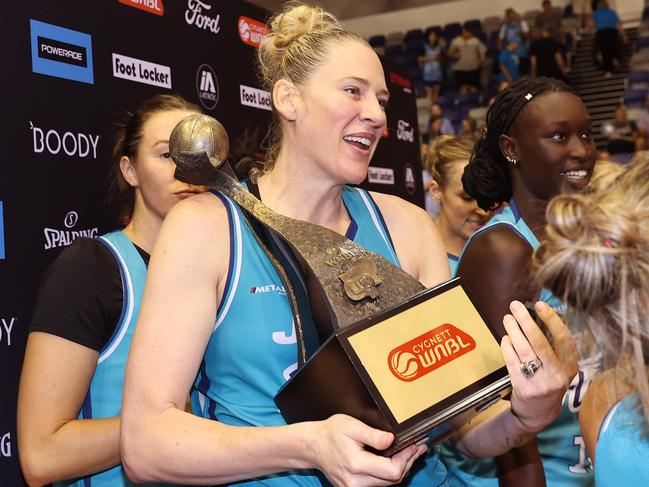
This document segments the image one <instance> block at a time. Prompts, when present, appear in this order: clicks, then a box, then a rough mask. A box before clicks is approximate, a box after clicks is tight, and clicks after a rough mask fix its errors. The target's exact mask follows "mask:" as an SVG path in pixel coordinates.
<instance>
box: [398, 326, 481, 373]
mask: <svg viewBox="0 0 649 487" xmlns="http://www.w3.org/2000/svg"><path fill="white" fill-rule="evenodd" d="M475 348H476V343H475V340H474V339H473V337H471V336H470V335H469V334H468V333H465V332H463V331H462V330H460V329H459V328H457V327H455V326H453V325H451V324H450V323H445V324H443V325H442V326H438V327H436V328H433V329H432V330H430V331H429V332H426V333H424V334H423V335H420V336H418V337H417V338H414V339H412V340H410V341H409V342H406V343H404V344H403V345H400V346H398V347H397V348H395V349H394V350H392V351H391V352H390V354H389V356H388V368H389V369H390V372H392V374H394V376H395V377H396V378H397V379H399V380H402V381H404V382H412V381H413V380H417V379H419V378H421V377H423V376H424V375H426V374H428V373H429V372H432V371H433V370H435V369H438V368H440V367H443V366H444V365H446V364H448V363H449V362H451V361H453V360H455V359H456V358H458V357H461V356H462V355H464V354H467V353H469V352H470V351H471V350H474V349H475Z"/></svg>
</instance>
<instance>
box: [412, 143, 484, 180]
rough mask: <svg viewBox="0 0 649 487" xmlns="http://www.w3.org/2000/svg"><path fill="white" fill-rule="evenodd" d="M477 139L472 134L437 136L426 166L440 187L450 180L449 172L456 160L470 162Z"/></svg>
mask: <svg viewBox="0 0 649 487" xmlns="http://www.w3.org/2000/svg"><path fill="white" fill-rule="evenodd" d="M475 141H476V138H475V137H474V136H471V135H460V136H453V135H440V136H439V137H436V138H435V140H434V141H433V143H432V144H431V146H430V149H429V150H428V154H427V155H426V157H425V159H424V166H426V169H427V170H428V172H429V173H430V175H431V176H432V178H433V180H434V181H435V182H436V183H437V184H438V185H439V186H440V188H441V187H443V186H444V184H445V183H446V181H448V173H449V172H450V169H451V167H452V166H453V165H454V164H455V162H456V161H458V160H466V162H467V163H468V162H469V159H470V158H471V153H472V152H473V146H474V145H475Z"/></svg>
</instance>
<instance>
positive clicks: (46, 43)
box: [29, 19, 94, 84]
mask: <svg viewBox="0 0 649 487" xmlns="http://www.w3.org/2000/svg"><path fill="white" fill-rule="evenodd" d="M29 30H30V33H31V41H32V71H33V72H34V73H40V74H46V75H48V76H55V77H57V78H65V79H71V80H74V81H81V82H82V83H88V84H94V74H93V69H92V37H91V36H90V34H84V33H83V32H77V31H76V30H71V29H66V28H64V27H59V26H58V25H52V24H47V23H45V22H40V21H38V20H33V19H30V20H29Z"/></svg>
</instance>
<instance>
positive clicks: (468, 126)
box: [460, 116, 480, 139]
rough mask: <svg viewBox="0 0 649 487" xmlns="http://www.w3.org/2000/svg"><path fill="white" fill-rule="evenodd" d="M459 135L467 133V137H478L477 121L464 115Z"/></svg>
mask: <svg viewBox="0 0 649 487" xmlns="http://www.w3.org/2000/svg"><path fill="white" fill-rule="evenodd" d="M460 135H467V136H469V137H474V138H476V139H477V138H478V135H480V134H479V133H478V122H477V121H476V119H475V118H473V117H469V116H466V117H464V119H462V125H461V126H460Z"/></svg>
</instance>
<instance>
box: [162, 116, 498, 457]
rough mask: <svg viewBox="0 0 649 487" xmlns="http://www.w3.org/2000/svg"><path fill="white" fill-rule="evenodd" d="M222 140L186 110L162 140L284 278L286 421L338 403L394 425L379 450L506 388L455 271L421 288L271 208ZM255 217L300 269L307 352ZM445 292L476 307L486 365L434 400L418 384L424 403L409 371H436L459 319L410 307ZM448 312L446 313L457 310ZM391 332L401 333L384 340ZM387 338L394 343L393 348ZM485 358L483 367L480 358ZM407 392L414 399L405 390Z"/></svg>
mask: <svg viewBox="0 0 649 487" xmlns="http://www.w3.org/2000/svg"><path fill="white" fill-rule="evenodd" d="M228 145H229V144H228V136H227V133H226V131H225V129H224V128H223V126H222V125H221V124H220V123H219V122H218V121H217V120H215V119H214V118H212V117H209V116H207V115H192V116H190V117H187V118H186V119H184V120H183V121H181V122H180V123H179V124H178V125H177V126H176V128H175V129H174V130H173V132H172V133H171V137H170V141H169V147H170V153H171V157H172V158H173V160H174V162H175V163H176V166H177V169H176V178H177V179H179V180H181V181H184V182H187V183H192V184H202V185H209V186H213V187H214V188H215V189H218V190H219V191H221V192H222V193H224V194H225V195H227V196H229V197H230V198H231V199H232V200H234V201H235V202H236V203H237V204H238V205H239V206H240V207H241V208H242V209H243V210H244V214H245V215H246V219H247V221H248V224H249V225H250V227H251V229H253V233H254V234H255V237H256V239H257V241H258V243H259V244H260V245H261V247H262V249H263V250H264V252H265V253H266V255H267V256H268V257H269V259H270V261H271V262H272V263H273V266H274V267H275V269H276V270H277V272H278V275H279V276H280V279H281V280H282V281H283V285H284V287H285V289H286V291H287V296H288V299H289V302H290V304H291V309H292V310H293V315H294V318H295V331H296V336H297V341H298V363H299V365H300V368H299V369H298V371H297V372H296V373H295V375H294V376H293V377H292V378H291V379H290V380H289V381H288V382H287V383H286V384H285V386H284V387H283V388H282V389H280V391H279V392H278V394H277V396H276V403H277V404H278V406H279V407H280V410H281V411H282V414H283V415H284V417H285V418H286V419H287V421H289V422H293V421H304V420H315V419H323V418H326V417H328V416H330V415H332V414H335V413H338V412H344V413H347V414H350V415H352V416H355V417H357V418H359V419H361V420H362V421H365V422H366V423H367V424H369V425H371V426H374V427H376V428H381V429H384V430H389V431H392V432H394V433H395V438H396V439H395V443H394V444H393V445H392V446H391V447H390V448H389V449H388V450H387V451H386V452H384V453H385V454H391V453H393V452H395V451H398V450H399V449H401V448H404V447H405V446H407V445H408V444H410V443H412V442H414V441H418V440H419V439H421V438H423V437H424V436H426V434H428V433H429V432H430V431H431V430H433V431H434V434H433V436H434V439H435V438H440V437H441V436H442V435H444V434H446V433H448V432H449V431H451V430H453V429H455V428H457V427H459V426H461V424H463V423H464V422H466V421H467V420H468V419H470V417H471V416H472V415H474V414H476V412H477V411H478V410H481V408H484V407H486V406H487V405H489V404H492V403H493V402H494V401H497V400H498V399H500V398H501V397H502V396H503V395H504V394H505V393H506V390H507V388H508V386H509V377H508V376H507V372H506V368H505V366H504V362H502V357H500V351H499V347H498V343H497V341H496V340H495V337H494V336H493V332H490V330H489V328H488V326H487V325H486V324H485V323H484V320H483V318H482V317H481V315H480V314H479V312H477V311H476V310H475V308H474V306H473V303H472V302H471V300H470V298H469V297H468V296H467V294H466V292H465V291H466V290H465V289H464V287H463V286H462V284H461V282H460V280H459V279H455V280H453V281H450V282H448V283H445V284H442V285H440V286H438V287H436V288H433V289H430V290H426V289H425V288H424V286H423V285H422V284H421V283H420V282H419V281H417V280H416V279H414V278H413V277H411V276H410V275H409V274H407V273H405V272H404V271H403V270H401V269H400V268H398V267H396V266H395V265H393V264H392V263H390V262H389V261H387V260H386V259H384V258H383V257H382V256H380V255H378V254H376V253H373V252H370V251H368V250H367V249H365V248H364V247H362V246H360V245H358V244H357V243H355V242H353V241H351V240H349V239H347V238H346V237H344V236H342V235H340V234H338V233H336V232H334V231H332V230H329V229H327V228H325V227H322V226H320V225H316V224H312V223H309V222H305V221H301V220H296V219H292V218H288V217H285V216H283V215H280V214H278V213H276V212H275V211H273V210H271V209H270V208H268V207H266V206H265V205H264V204H263V203H262V202H261V201H260V200H259V199H258V198H257V197H255V196H254V195H253V194H251V193H250V192H249V191H248V190H247V189H246V188H245V187H244V186H243V185H242V184H241V183H240V182H239V181H238V180H237V179H236V177H235V176H234V173H233V171H232V169H231V168H230V166H229V164H228V163H227V161H226V157H227V154H228ZM259 224H261V225H262V226H263V227H265V228H266V229H267V230H270V231H271V232H274V233H275V234H277V235H278V236H279V237H281V238H282V239H283V240H284V241H285V242H286V243H288V244H289V245H290V246H291V247H292V249H293V251H294V253H295V255H296V256H297V258H298V259H299V260H300V264H301V266H302V270H303V272H304V273H305V275H306V282H307V287H308V290H309V305H310V309H311V312H312V315H313V318H314V321H315V325H316V328H317V334H318V335H319V336H320V338H321V342H323V344H322V346H321V347H320V349H319V350H318V352H316V353H315V354H311V356H309V353H308V351H307V349H306V346H305V341H304V330H303V325H304V320H303V319H302V317H301V316H300V313H299V311H298V303H297V298H296V295H295V292H294V291H293V288H292V285H291V282H290V280H289V279H288V277H287V273H286V272H285V271H284V269H283V268H282V265H281V264H280V262H279V260H278V259H277V258H276V257H275V256H274V255H273V253H272V252H271V251H270V250H269V248H268V246H267V245H266V244H265V243H264V238H263V236H262V235H260V234H259V233H260V232H258V231H254V229H255V227H258V226H259ZM446 293H448V296H454V297H452V298H451V299H452V300H454V301H453V302H454V303H455V305H454V306H452V307H454V308H458V309H459V310H461V311H462V312H464V311H465V310H473V314H472V315H471V318H470V319H469V321H471V322H472V323H479V326H480V328H479V329H477V328H476V333H478V334H481V335H480V336H481V337H483V340H482V341H483V342H488V344H487V345H485V347H487V348H488V351H487V352H484V351H483V352H480V353H481V354H482V355H476V354H475V353H474V356H475V357H476V358H477V359H478V360H481V362H480V364H479V366H478V367H477V369H482V368H484V371H482V372H481V373H479V374H478V373H476V374H474V375H475V377H473V376H471V377H469V378H466V382H467V384H462V385H460V386H457V387H456V386H455V385H451V386H449V387H447V388H446V389H445V388H444V387H441V389H442V390H445V391H446V394H445V395H444V396H443V397H441V398H440V397H435V395H436V390H437V389H438V387H437V386H436V385H431V386H430V387H428V386H425V387H424V389H423V391H424V392H425V391H429V392H428V394H424V399H423V401H422V400H421V397H419V396H421V394H422V389H421V388H422V387H423V386H422V384H424V383H423V381H419V382H418V383H417V384H415V383H414V382H413V381H414V380H415V379H418V378H419V377H422V378H423V377H424V376H426V377H427V378H426V379H423V380H439V377H438V378H437V379H435V374H436V373H437V374H439V371H437V372H433V373H430V374H429V373H428V372H430V371H432V370H433V369H434V368H437V367H439V366H440V365H442V364H444V363H446V362H449V361H451V360H454V359H455V358H456V357H455V356H454V350H455V348H457V337H452V336H451V334H450V332H449V331H448V330H451V329H456V328H455V326H454V325H451V324H449V323H444V324H442V325H441V326H436V327H434V328H433V329H432V330H431V329H430V326H429V325H428V324H427V322H426V320H428V321H430V317H429V318H426V319H424V320H422V319H420V318H418V315H412V313H414V311H413V310H418V311H417V312H418V313H424V315H430V314H431V312H432V313H433V314H438V313H441V314H444V311H443V308H440V306H441V304H440V302H439V300H440V297H442V296H446ZM404 316H407V317H408V320H410V321H412V322H413V323H420V325H413V327H412V329H410V327H409V325H408V323H405V322H404V321H403V320H404V318H403V317H404ZM411 316H412V317H411ZM449 316H451V317H452V318H453V319H454V316H455V315H449ZM445 319H447V320H450V319H451V318H448V317H447V318H445ZM393 323H394V324H393ZM417 326H420V329H419V328H417ZM421 326H423V327H424V328H421ZM379 330H381V331H380V333H379ZM397 330H401V332H398V331H397ZM404 330H405V331H404ZM417 330H418V331H417ZM484 330H486V332H484ZM404 333H406V334H405V335H404ZM413 333H414V335H412V334H413ZM422 333H423V334H422ZM445 333H446V334H445ZM472 333H473V332H472ZM410 335H412V336H410ZM392 336H394V337H401V338H391V337H392ZM404 337H405V338H407V339H406V340H405V343H404ZM422 337H423V338H422ZM395 339H396V340H397V342H398V343H392V342H391V340H392V341H394V340H395ZM399 340H401V341H399ZM417 340H420V341H421V342H422V343H426V344H428V345H430V347H429V348H428V349H426V350H424V349H423V348H421V347H420V348H421V350H419V349H417V346H416V345H415V347H414V348H413V347H412V344H413V343H416V342H417ZM465 340H466V339H465ZM395 345H399V346H398V347H396V348H395ZM381 347H383V348H381ZM409 347H410V348H409ZM375 349H376V350H377V352H376V354H378V355H379V356H380V357H384V356H385V357H384V358H379V359H377V358H376V357H374V356H373V355H376V354H375V352H374V350H375ZM379 349H380V350H381V352H378V350H379ZM485 350H486V349H485ZM388 352H389V357H390V358H389V359H388ZM472 353H473V352H472ZM468 355H471V354H468ZM395 357H397V358H395ZM485 357H486V360H485ZM307 360H308V362H307ZM474 360H475V358H474ZM434 364H436V365H434ZM483 364H487V365H485V367H482V365H483ZM404 367H405V368H404ZM463 367H464V368H466V367H467V365H466V364H465V365H464V366H463ZM402 369H403V370H402ZM447 370H451V369H447ZM458 370H460V369H458ZM386 371H387V372H386ZM404 371H406V372H407V374H405V375H404ZM406 377H407V378H406ZM395 381H396V382H395ZM460 382H461V381H460ZM431 384H432V383H431ZM465 385H466V386H467V387H465ZM469 386H470V387H469ZM407 387H411V388H413V387H414V388H416V387H419V389H418V390H417V392H409V390H412V391H414V389H407ZM415 396H417V397H418V399H417V400H413V398H414V397H415Z"/></svg>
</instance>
